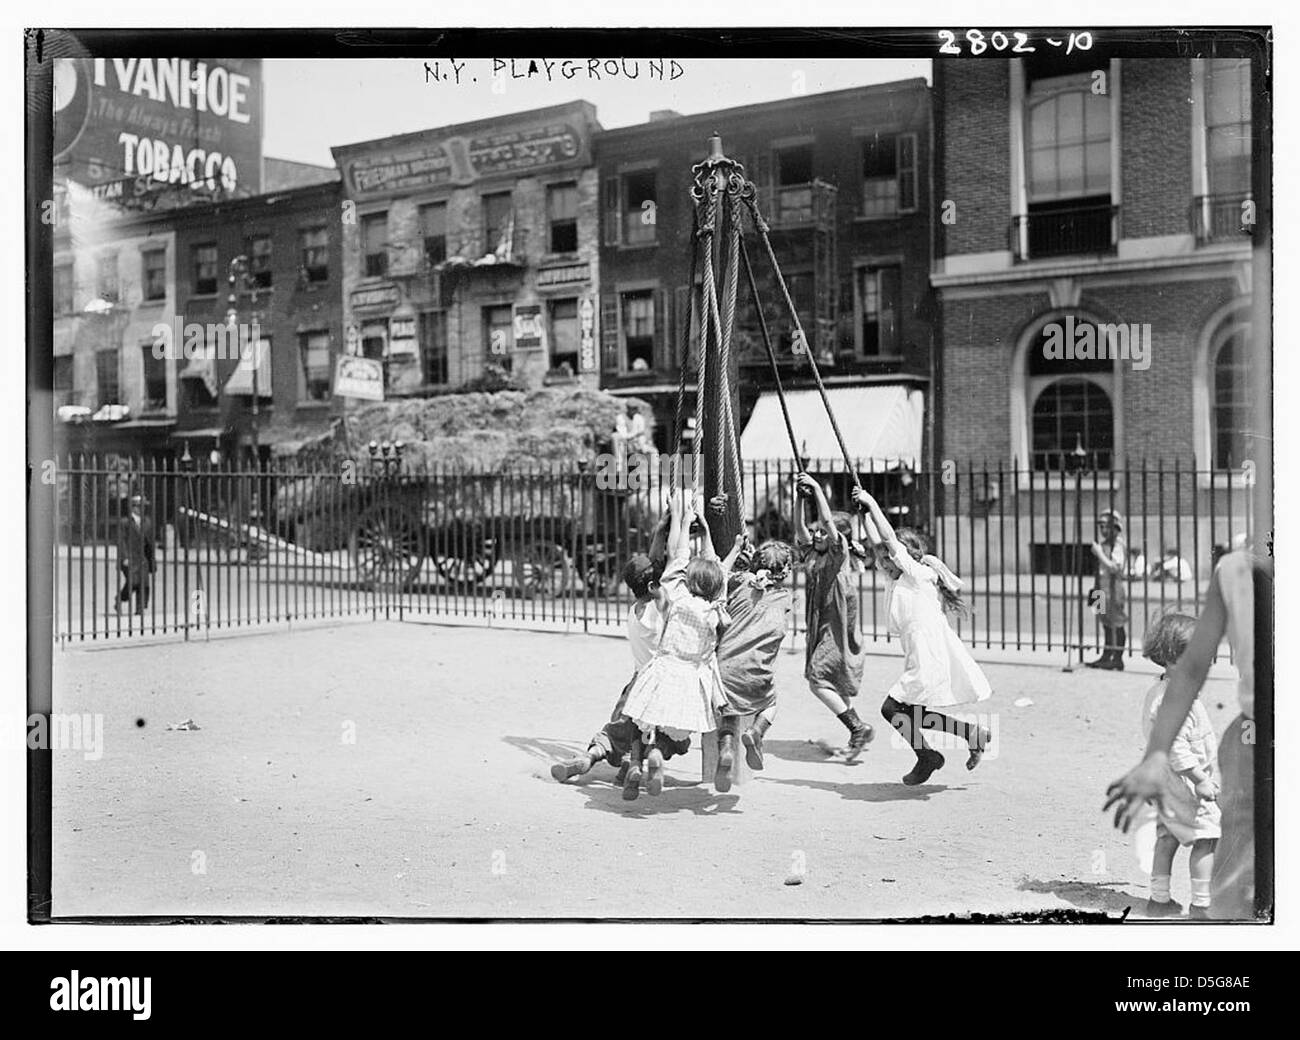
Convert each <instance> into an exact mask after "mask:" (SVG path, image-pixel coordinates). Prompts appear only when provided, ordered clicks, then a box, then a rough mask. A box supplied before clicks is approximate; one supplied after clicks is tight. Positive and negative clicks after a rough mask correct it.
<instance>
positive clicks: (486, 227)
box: [483, 191, 515, 259]
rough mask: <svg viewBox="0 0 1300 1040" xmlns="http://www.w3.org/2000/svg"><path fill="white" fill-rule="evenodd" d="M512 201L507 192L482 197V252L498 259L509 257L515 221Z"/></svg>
mask: <svg viewBox="0 0 1300 1040" xmlns="http://www.w3.org/2000/svg"><path fill="white" fill-rule="evenodd" d="M514 215H515V211H514V200H513V198H512V196H511V194H510V192H508V191H499V192H496V193H495V194H492V195H484V196H483V242H484V247H483V252H484V254H487V253H495V254H496V256H497V258H498V259H506V258H507V257H509V255H510V249H511V246H512V244H513V239H514V230H515V220H514Z"/></svg>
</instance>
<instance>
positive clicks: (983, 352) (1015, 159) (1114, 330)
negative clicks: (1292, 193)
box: [932, 54, 1254, 543]
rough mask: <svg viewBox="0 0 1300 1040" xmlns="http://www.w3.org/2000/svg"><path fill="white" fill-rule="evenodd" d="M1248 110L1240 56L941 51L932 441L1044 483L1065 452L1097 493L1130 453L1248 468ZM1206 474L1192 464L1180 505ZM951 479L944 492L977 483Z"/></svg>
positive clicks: (1029, 488)
mask: <svg viewBox="0 0 1300 1040" xmlns="http://www.w3.org/2000/svg"><path fill="white" fill-rule="evenodd" d="M1070 61H1073V64H1070V63H1069V62H1070ZM1251 118H1252V113H1251V83H1250V67H1249V62H1248V61H1245V60H1237V59H1224V60H1219V59H1215V60H1203V59H1149V60H1130V59H1124V60H1118V59H1113V60H1110V61H1107V62H1102V63H1095V62H1093V61H1090V60H1089V56H1088V55H1087V54H1082V55H1076V56H1075V57H1074V59H1066V60H1065V63H1063V60H1062V57H1061V56H1060V55H1057V54H1049V55H1046V56H1036V57H1033V58H1025V59H1010V60H1006V61H1000V60H984V61H952V62H935V63H934V119H935V139H936V155H935V199H936V202H935V205H936V212H937V214H938V216H939V218H940V219H939V220H938V221H937V224H936V237H937V242H938V246H937V250H936V256H935V262H934V271H933V276H932V284H933V285H934V288H935V290H936V292H937V294H938V299H939V307H940V311H941V314H942V320H941V325H942V340H943V344H942V356H943V366H942V380H941V383H940V385H939V387H938V393H939V394H940V395H941V397H942V400H943V402H944V407H943V410H942V416H941V423H942V426H941V433H940V444H941V452H942V455H943V457H944V458H945V459H949V460H952V461H954V462H956V463H957V467H958V469H959V470H960V469H961V468H962V467H964V466H966V465H967V464H969V463H972V462H973V463H974V464H975V465H980V464H981V463H982V462H984V461H987V462H988V463H989V464H991V465H996V464H999V463H1000V464H1003V465H1011V464H1012V463H1013V462H1014V463H1016V464H1018V465H1019V466H1020V467H1021V468H1022V470H1023V472H1021V474H1020V476H1019V479H1018V480H1017V481H1014V482H1013V483H1015V484H1016V486H1015V487H1002V488H999V489H997V490H995V491H994V492H993V494H994V495H995V496H996V495H997V494H999V493H1000V494H1002V495H1004V496H1015V495H1026V494H1029V495H1038V496H1039V497H1040V499H1041V498H1042V496H1046V495H1050V494H1052V493H1053V491H1054V490H1055V491H1058V492H1060V493H1061V494H1062V495H1066V494H1068V492H1069V489H1070V487H1071V486H1072V485H1071V483H1070V480H1069V479H1068V477H1067V478H1065V479H1063V474H1068V473H1070V472H1071V471H1072V469H1073V468H1075V467H1082V469H1083V470H1086V472H1087V473H1088V474H1089V481H1090V482H1091V481H1092V480H1093V478H1094V477H1095V478H1096V479H1097V480H1098V482H1100V483H1101V484H1103V485H1105V486H1106V489H1107V490H1106V492H1105V493H1104V495H1102V496H1101V497H1107V496H1111V495H1114V494H1117V493H1118V494H1119V495H1121V496H1123V495H1125V494H1128V495H1130V496H1136V495H1137V493H1138V488H1137V486H1136V483H1135V482H1134V481H1130V482H1129V485H1128V487H1127V491H1125V490H1123V489H1124V486H1125V481H1124V467H1125V465H1126V462H1125V460H1129V459H1131V460H1132V461H1133V464H1134V465H1140V464H1141V463H1142V461H1143V460H1146V462H1148V463H1149V464H1150V465H1152V466H1154V465H1155V464H1156V462H1157V460H1163V462H1164V463H1165V464H1166V465H1169V464H1171V463H1172V462H1173V461H1174V460H1175V459H1178V460H1180V463H1181V465H1182V466H1183V468H1184V469H1187V468H1189V467H1190V466H1191V465H1192V461H1193V459H1195V462H1196V465H1197V466H1198V467H1199V468H1200V469H1202V470H1207V469H1209V468H1211V467H1213V468H1220V469H1238V470H1239V469H1240V467H1241V466H1242V464H1243V462H1245V461H1246V460H1247V459H1248V458H1249V456H1250V454H1251V446H1250V441H1249V426H1250V410H1249V391H1248V389H1247V376H1246V373H1247V367H1248V360H1249V357H1250V353H1251V350H1250V348H1251V324H1250V304H1251V294H1250V276H1251V238H1250V234H1249V232H1250V229H1251V221H1252V220H1253V217H1252V213H1253V205H1254V202H1253V200H1252V197H1251V183H1252V181H1251ZM1062 337H1065V338H1066V339H1069V340H1070V341H1071V343H1072V344H1073V346H1074V349H1070V347H1069V346H1068V345H1067V346H1066V348H1065V349H1064V350H1062V349H1061V346H1062ZM1125 338H1128V339H1130V340H1131V342H1130V343H1128V344H1127V347H1128V351H1127V353H1126V352H1125V349H1124V348H1125V346H1126V344H1125ZM1089 340H1092V341H1093V342H1094V343H1095V344H1096V346H1095V347H1094V346H1089V345H1088V341H1089ZM1106 344H1110V349H1109V350H1104V349H1102V347H1104V346H1105V345H1106ZM1116 355H1118V356H1116ZM1240 476H1241V475H1240V474H1239V473H1238V474H1237V476H1236V477H1227V476H1225V477H1224V478H1223V484H1224V486H1226V485H1227V484H1228V483H1230V482H1231V481H1233V480H1239V479H1240ZM968 483H969V482H968ZM1208 483H1209V477H1208V474H1205V475H1202V476H1201V477H1200V478H1198V481H1197V482H1193V481H1192V480H1190V479H1187V480H1185V481H1184V482H1183V486H1182V488H1181V489H1180V492H1179V494H1181V495H1182V507H1183V508H1186V509H1191V508H1201V509H1204V508H1206V507H1207V505H1206V502H1205V501H1204V495H1202V496H1201V499H1200V501H1198V500H1197V497H1196V496H1197V492H1196V490H1195V485H1199V486H1200V487H1201V488H1204V487H1205V486H1206V485H1207V484H1208ZM1111 489H1118V490H1111ZM959 492H960V494H959V497H958V498H957V499H956V500H950V503H949V505H950V507H951V508H959V509H966V508H971V507H973V506H979V505H980V504H981V503H980V502H979V501H975V502H972V500H971V499H972V495H973V496H974V498H975V499H977V500H978V499H980V498H981V497H984V498H987V497H988V492H987V491H983V490H982V489H981V488H980V487H978V486H976V487H973V488H972V487H959ZM1094 497H1097V496H1094ZM1130 500H1132V498H1130ZM1060 501H1061V504H1062V507H1063V508H1065V509H1066V511H1067V512H1068V511H1069V509H1070V507H1069V504H1068V501H1067V499H1066V498H1064V497H1062V498H1061V499H1060ZM982 504H983V505H984V506H988V505H989V504H990V503H989V502H988V501H985V502H983V503H982ZM1094 504H1096V503H1094V502H1093V501H1091V500H1090V501H1089V502H1087V503H1085V504H1084V506H1083V507H1082V508H1083V511H1084V512H1085V513H1086V514H1087V515H1088V516H1089V517H1090V516H1091V515H1092V514H1091V510H1092V508H1093V506H1094ZM1133 508H1134V509H1135V510H1136V509H1137V508H1138V507H1136V506H1134V507H1133ZM1220 508H1222V507H1221V506H1220ZM1040 527H1041V525H1040ZM1183 533H1184V534H1185V533H1186V532H1183ZM1087 534H1088V535H1089V536H1090V535H1091V530H1090V529H1089V530H1088V532H1087ZM1029 537H1032V538H1037V539H1043V538H1047V539H1049V540H1050V539H1053V538H1057V537H1059V533H1057V534H1053V533H1052V532H1050V531H1047V530H1045V529H1042V530H1037V531H1036V532H1035V533H1034V534H1033V535H1030V536H1029ZM1153 537H1154V536H1153ZM1178 537H1179V535H1178V534H1177V533H1170V532H1165V533H1164V540H1165V541H1166V542H1169V543H1172V542H1176V541H1177V539H1178Z"/></svg>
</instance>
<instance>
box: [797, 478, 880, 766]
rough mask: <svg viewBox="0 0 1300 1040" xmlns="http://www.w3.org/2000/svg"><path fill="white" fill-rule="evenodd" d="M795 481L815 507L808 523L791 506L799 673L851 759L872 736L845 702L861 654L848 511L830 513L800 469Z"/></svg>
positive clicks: (856, 683) (853, 689)
mask: <svg viewBox="0 0 1300 1040" xmlns="http://www.w3.org/2000/svg"><path fill="white" fill-rule="evenodd" d="M796 484H797V487H798V489H799V493H800V494H801V495H803V496H806V497H808V498H811V499H812V501H813V503H814V504H815V506H816V510H817V520H816V522H815V523H814V524H813V525H812V526H811V527H809V526H808V524H807V523H806V522H805V520H804V515H803V505H802V504H797V505H796V506H795V511H794V516H795V545H796V546H797V547H798V548H799V550H800V552H801V553H802V556H803V561H804V567H805V571H806V574H807V579H808V587H807V589H806V590H805V593H804V594H805V597H806V603H807V606H806V614H807V628H806V633H807V640H808V649H807V654H806V657H805V661H804V678H806V679H807V680H808V688H809V689H810V690H812V693H813V696H814V697H816V698H817V699H818V700H819V701H821V702H822V703H823V704H825V705H826V707H828V708H830V710H831V711H832V712H833V713H834V714H835V717H836V718H837V719H839V720H840V722H842V723H843V724H844V728H845V729H847V730H848V731H849V747H848V756H847V757H848V759H849V760H850V761H852V760H853V759H855V758H857V756H858V755H859V754H861V752H862V749H863V748H865V747H866V746H867V744H868V743H870V742H871V739H872V737H874V736H875V731H874V730H873V729H872V728H871V726H869V725H868V724H867V723H865V722H863V721H862V720H861V719H860V718H858V713H857V712H856V711H854V710H853V708H852V707H851V706H850V703H849V702H850V701H852V700H853V698H854V697H856V696H857V694H858V688H859V687H860V686H861V685H862V660H863V646H862V631H861V628H860V627H859V625H858V590H857V589H856V588H855V587H854V585H855V583H854V581H853V579H852V574H851V566H850V564H851V558H852V555H853V553H854V552H855V546H854V543H853V539H852V518H851V517H850V516H849V515H848V514H847V513H832V512H831V507H830V503H829V502H828V501H827V499H826V494H825V492H823V491H822V489H821V486H820V485H819V484H818V483H817V481H815V480H814V479H813V478H812V477H811V476H809V475H808V474H807V473H800V474H799V476H798V477H797V478H796Z"/></svg>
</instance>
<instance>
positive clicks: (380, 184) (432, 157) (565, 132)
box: [340, 122, 586, 199]
mask: <svg viewBox="0 0 1300 1040" xmlns="http://www.w3.org/2000/svg"><path fill="white" fill-rule="evenodd" d="M341 151H345V150H341ZM585 152H586V140H585V139H584V136H583V131H582V130H581V129H580V128H579V127H578V126H575V125H573V124H570V123H565V122H559V123H540V124H534V125H533V126H524V127H520V128H518V129H504V130H500V131H497V132H493V133H488V134H482V135H479V136H469V137H467V136H459V135H458V136H454V137H446V138H435V139H428V140H425V141H420V142H416V143H413V144H410V145H407V146H405V147H402V148H395V149H391V150H388V151H379V152H372V153H370V154H367V155H358V156H356V157H355V158H346V157H344V158H342V159H341V161H340V166H341V167H342V169H343V177H344V181H345V183H346V185H347V188H348V194H349V196H350V197H351V198H354V199H365V198H371V197H374V196H379V195H394V194H400V193H402V192H409V191H424V190H426V189H428V188H437V187H440V186H442V185H447V184H470V183H472V182H474V181H476V180H478V179H479V178H481V177H492V176H497V175H501V174H508V173H518V172H524V171H527V172H530V173H531V172H533V171H536V170H542V169H545V168H547V167H550V166H556V165H559V164H561V163H570V162H574V161H576V160H578V159H580V158H581V157H582V156H583V155H584V154H585Z"/></svg>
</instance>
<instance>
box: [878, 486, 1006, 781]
mask: <svg viewBox="0 0 1300 1040" xmlns="http://www.w3.org/2000/svg"><path fill="white" fill-rule="evenodd" d="M853 498H854V501H856V502H857V503H858V505H859V506H861V507H863V508H865V509H866V510H867V511H868V512H869V513H870V518H869V519H868V520H867V521H866V531H867V539H868V540H869V541H870V542H871V544H872V547H873V548H874V549H875V553H876V562H877V564H878V565H879V567H880V569H881V570H882V571H883V572H884V574H885V577H886V585H885V615H886V617H888V619H889V630H890V632H892V633H893V634H895V635H897V636H898V638H899V642H901V643H902V646H903V674H902V675H900V676H899V677H898V680H897V681H896V682H895V683H894V685H893V686H891V687H890V689H889V693H888V695H887V696H886V697H885V703H884V704H882V705H881V707H880V713H881V714H882V715H883V716H884V717H885V719H886V721H887V722H889V724H890V725H891V726H893V727H894V728H895V729H896V730H897V731H898V732H899V734H900V735H901V736H902V737H903V739H904V740H906V741H907V743H908V745H909V746H910V747H911V748H912V750H913V752H915V754H916V765H915V766H914V767H913V768H912V770H911V771H910V772H909V773H908V774H907V775H906V776H904V777H903V783H905V784H907V785H908V786H914V785H916V784H923V783H925V781H927V780H928V779H930V775H931V774H932V773H934V771H935V770H936V769H939V768H941V767H942V766H943V764H944V757H943V755H942V754H940V753H939V752H938V751H936V750H935V749H934V748H932V747H930V746H929V745H928V744H927V743H926V741H925V735H924V732H923V731H924V730H926V729H942V730H943V731H944V732H947V733H952V734H954V735H956V736H958V737H960V738H961V739H963V740H965V742H966V745H967V747H969V748H970V756H969V757H968V758H967V760H966V768H967V769H974V768H975V767H976V766H977V765H979V762H980V758H981V757H982V756H983V754H984V749H985V748H986V747H987V746H988V742H989V740H990V734H989V731H988V730H987V729H986V728H984V727H983V726H980V725H978V724H976V723H970V722H964V721H962V720H960V719H955V718H951V717H949V716H947V715H944V714H942V713H940V712H939V711H936V710H935V709H936V708H945V707H949V706H951V705H956V704H967V703H970V702H972V701H982V700H987V699H988V697H989V696H990V695H991V693H992V691H991V690H990V688H989V682H988V679H987V678H985V676H984V673H983V672H982V671H981V670H980V667H979V665H977V664H976V663H975V659H974V658H973V657H971V655H970V651H969V650H967V649H966V647H965V645H964V644H963V643H962V641H961V640H960V639H959V638H958V637H957V633H956V632H954V631H953V630H952V628H951V626H949V624H948V620H947V618H946V617H945V616H944V612H945V610H957V611H961V610H964V609H965V604H964V603H963V602H962V599H961V595H960V592H959V589H960V588H961V584H962V583H961V579H960V578H958V577H957V576H956V575H955V574H953V573H952V571H950V570H949V569H948V568H947V567H946V566H945V565H944V563H943V561H942V560H940V559H939V558H938V557H937V556H932V555H927V553H926V552H925V542H924V540H923V538H922V537H921V535H919V534H918V533H917V532H916V531H911V530H906V529H905V530H903V531H900V532H897V533H896V532H895V531H894V528H893V526H892V525H891V524H890V522H889V521H888V519H886V517H885V514H884V512H883V511H882V510H881V508H880V506H879V505H878V504H877V503H876V500H875V499H874V498H873V497H872V496H871V495H870V494H868V493H867V492H866V491H864V490H863V489H862V488H855V489H854V491H853Z"/></svg>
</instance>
